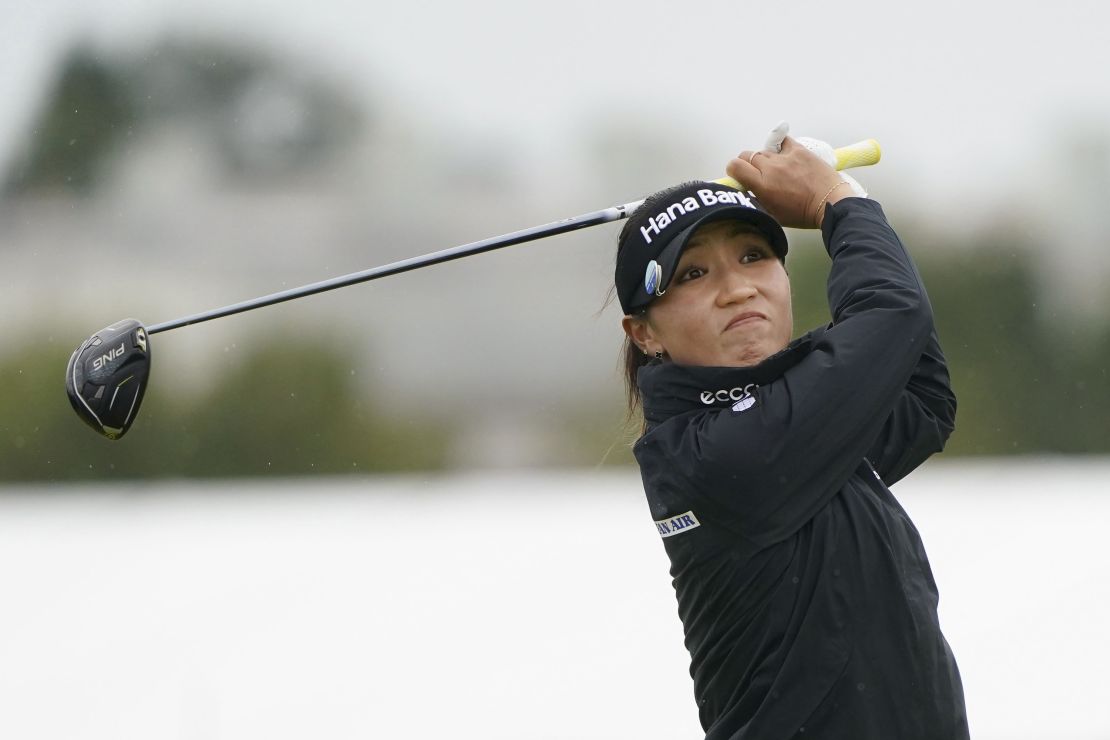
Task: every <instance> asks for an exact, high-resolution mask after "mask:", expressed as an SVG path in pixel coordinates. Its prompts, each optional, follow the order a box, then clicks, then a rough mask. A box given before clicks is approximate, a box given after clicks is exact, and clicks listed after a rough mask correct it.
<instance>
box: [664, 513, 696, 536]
mask: <svg viewBox="0 0 1110 740" xmlns="http://www.w3.org/2000/svg"><path fill="white" fill-rule="evenodd" d="M700 526H701V522H699V521H698V518H697V517H696V516H694V512H692V511H687V512H686V513H685V514H678V515H676V516H672V517H670V518H669V519H660V520H658V521H657V522H655V528H656V529H657V530H659V536H660V537H674V536H675V535H676V534H682V533H683V532H688V531H690V530H691V529H694V528H695V527H700Z"/></svg>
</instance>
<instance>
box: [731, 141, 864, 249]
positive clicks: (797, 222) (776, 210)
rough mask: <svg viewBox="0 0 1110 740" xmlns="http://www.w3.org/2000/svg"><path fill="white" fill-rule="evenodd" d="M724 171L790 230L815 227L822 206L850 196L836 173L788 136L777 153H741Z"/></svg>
mask: <svg viewBox="0 0 1110 740" xmlns="http://www.w3.org/2000/svg"><path fill="white" fill-rule="evenodd" d="M725 171H726V172H727V173H728V175H729V177H732V178H733V179H735V180H737V181H739V182H741V183H743V185H744V187H745V188H747V189H749V190H751V191H752V192H753V193H755V195H756V197H757V198H759V202H760V204H762V205H763V207H764V208H766V209H767V212H768V213H770V214H771V215H772V216H774V217H775V219H776V220H777V221H778V222H779V223H780V224H782V225H783V226H788V227H793V228H800V229H812V228H819V227H820V226H821V219H822V218H823V217H824V212H825V207H826V206H827V205H828V204H829V203H835V202H836V201H838V200H840V199H841V198H845V197H848V196H850V195H852V190H851V188H850V187H848V185H847V183H846V182H845V181H844V179H843V178H842V177H841V176H840V174H839V173H838V172H837V171H836V170H834V169H833V168H832V167H830V166H829V165H827V164H826V163H825V162H824V161H822V160H821V158H820V157H818V156H817V155H816V154H814V153H813V152H811V151H809V150H808V149H806V148H805V147H804V146H802V145H801V144H799V143H798V142H797V141H795V140H794V139H792V138H790V137H789V136H788V137H786V139H785V140H784V141H783V142H782V150H781V151H780V152H779V153H777V154H776V153H774V152H766V151H748V150H745V151H743V152H741V153H740V155H739V156H738V157H736V158H735V159H733V160H731V161H730V162H729V163H728V165H727V166H726V167H725ZM841 183H843V185H844V187H840V184H841Z"/></svg>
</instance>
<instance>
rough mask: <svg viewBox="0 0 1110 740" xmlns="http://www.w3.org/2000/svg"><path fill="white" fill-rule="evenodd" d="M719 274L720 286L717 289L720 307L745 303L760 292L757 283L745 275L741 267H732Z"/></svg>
mask: <svg viewBox="0 0 1110 740" xmlns="http://www.w3.org/2000/svg"><path fill="white" fill-rule="evenodd" d="M717 274H718V275H720V285H718V287H717V303H718V304H719V305H722V306H729V305H732V304H735V303H743V302H744V301H747V300H750V299H751V298H753V297H754V296H755V294H756V293H758V292H759V291H758V290H757V289H756V286H755V283H754V282H752V280H751V278H750V277H749V276H748V275H746V274H744V270H743V269H742V268H741V267H740V266H739V265H736V266H730V267H729V268H727V269H725V270H723V271H718V273H717Z"/></svg>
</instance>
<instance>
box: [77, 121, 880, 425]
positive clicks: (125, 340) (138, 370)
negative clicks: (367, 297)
mask: <svg viewBox="0 0 1110 740" xmlns="http://www.w3.org/2000/svg"><path fill="white" fill-rule="evenodd" d="M835 156H836V168H837V169H838V170H839V169H846V168H849V167H859V166H864V165H871V164H875V163H876V162H878V161H879V158H880V156H881V150H880V149H879V144H878V142H876V141H875V140H874V139H867V140H865V141H861V142H858V143H856V144H852V145H849V146H846V147H840V148H838V149H836V150H835ZM713 182H717V183H720V184H722V185H728V186H731V187H735V188H740V187H741V186H740V184H739V183H738V182H736V181H735V180H733V179H732V178H728V177H725V178H721V179H718V180H714V181H713ZM741 189H742V188H741ZM641 203H643V200H642V199H641V200H637V201H632V202H630V203H625V204H624V205H618V206H611V207H609V208H603V209H601V210H599V211H592V212H590V213H584V214H582V215H580V216H574V217H572V218H567V219H563V220H562V221H554V222H552V223H548V224H544V225H542V226H533V227H530V228H527V229H521V230H520V231H514V232H511V233H509V234H503V235H501V236H495V237H492V238H489V239H483V240H481V241H476V242H471V243H469V244H463V245H461V246H457V247H451V248H449V249H443V250H440V251H438V252H431V253H429V254H425V255H421V256H419V257H411V258H409V259H404V260H400V261H398V262H391V263H389V264H387V265H382V266H380V267H373V268H370V269H367V270H362V271H359V272H352V273H349V274H347V275H340V276H339V277H334V278H330V279H328V280H321V281H319V282H315V283H309V284H308V285H302V286H300V287H298V288H290V289H289V290H283V291H280V292H277V293H271V294H269V295H264V296H261V297H259V298H254V299H252V300H247V301H242V302H240V303H233V304H231V305H229V306H224V307H222V308H216V309H212V310H210V311H204V312H201V313H196V314H192V315H189V316H184V317H182V318H179V319H173V320H171V321H164V322H162V323H160V324H154V325H153V326H150V327H144V326H143V324H142V323H141V322H139V321H137V320H136V319H124V320H123V321H117V322H116V323H114V324H112V325H111V326H108V327H105V328H104V329H101V330H100V331H98V332H96V333H95V334H93V335H92V336H91V337H89V338H88V339H86V340H85V341H84V342H83V343H82V344H81V345H80V346H79V347H78V348H77V349H76V350H75V351H74V352H73V355H72V356H70V358H69V363H68V364H67V367H66V394H67V395H68V396H69V401H70V403H71V404H72V405H73V409H74V410H75V411H76V412H77V415H78V416H79V417H81V419H82V420H83V421H84V422H85V423H86V424H88V425H89V426H90V427H92V428H93V429H95V430H96V431H97V432H99V433H100V434H102V435H104V436H105V437H107V438H108V439H119V438H120V437H122V436H123V435H124V434H126V433H127V430H128V429H130V428H131V424H132V423H133V422H134V421H135V417H136V415H137V414H138V411H139V406H140V404H141V403H142V400H143V393H144V391H145V390H146V383H147V378H148V377H149V375H150V335H151V334H157V333H159V332H163V331H169V330H171V329H179V328H181V327H183V326H189V325H190V324H199V323H201V322H204V321H211V320H212V319H218V318H221V317H223V316H230V315H232V314H236V313H243V312H244V311H252V310H254V309H256V308H262V307H263V306H271V305H273V304H275V303H282V302H284V301H291V300H293V299H295V298H303V297H304V296H309V295H314V294H316V293H323V292H325V291H328V290H335V289H337V288H344V287H346V286H348V285H355V284H356V283H364V282H368V281H370V280H376V279H378V278H382V277H387V276H389V275H397V274H399V273H402V272H408V271H410V270H416V269H419V268H421V267H428V266H430V265H437V264H440V263H441V262H449V261H451V260H456V259H460V258H462V257H469V256H471V255H475V254H481V253H483V252H489V251H492V250H494V249H502V248H504V247H510V246H513V245H514V244H522V243H524V242H529V241H535V240H537V239H543V238H545V237H549V236H555V235H557V234H565V233H566V232H568V231H576V230H578V229H585V228H588V227H590V226H596V225H598V224H604V223H610V222H612V221H619V220H621V219H624V218H628V216H629V215H630V214H631V213H632V212H633V211H635V210H636V208H637V207H638V206H639V205H640V204H641Z"/></svg>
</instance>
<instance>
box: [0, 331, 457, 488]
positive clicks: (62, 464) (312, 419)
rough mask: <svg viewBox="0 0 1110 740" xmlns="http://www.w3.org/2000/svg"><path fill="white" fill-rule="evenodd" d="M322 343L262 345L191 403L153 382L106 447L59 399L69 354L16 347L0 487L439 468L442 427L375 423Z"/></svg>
mask: <svg viewBox="0 0 1110 740" xmlns="http://www.w3.org/2000/svg"><path fill="white" fill-rule="evenodd" d="M337 346H341V345H340V344H337V343H334V342H327V341H326V340H324V339H322V340H320V341H319V342H308V343H306V342H303V341H298V342H290V341H288V340H285V339H283V340H273V341H270V342H265V343H262V344H260V345H259V346H258V347H257V348H256V349H255V350H253V351H249V352H246V353H245V354H244V355H243V357H242V361H241V362H240V363H238V364H235V365H233V366H231V367H229V368H224V369H223V370H224V372H223V373H222V374H221V375H220V379H219V382H218V383H217V384H216V385H215V386H214V387H213V388H212V389H211V390H210V391H208V392H205V393H202V394H200V395H199V396H195V397H181V396H179V395H177V394H174V393H171V392H169V391H168V390H167V388H170V387H172V379H168V378H167V379H166V380H165V381H163V382H159V380H158V376H159V370H158V365H157V358H155V362H154V365H153V378H154V381H155V382H154V384H153V385H152V386H151V388H150V389H149V392H148V393H147V396H146V398H145V399H144V401H143V408H142V413H141V414H140V415H139V418H138V419H137V420H136V422H135V425H134V427H133V428H132V429H131V431H130V432H129V433H128V435H127V436H126V437H125V438H123V439H122V440H120V441H118V442H110V441H108V440H106V439H104V438H102V437H100V436H99V435H97V434H96V433H95V432H93V431H92V430H90V429H88V428H87V427H86V426H85V425H84V424H82V423H81V422H80V421H79V420H78V419H77V417H76V415H75V414H74V413H73V411H72V409H71V408H70V405H69V402H68V400H67V399H66V398H65V392H64V390H63V385H62V378H61V373H62V369H63V368H64V367H65V363H66V360H67V359H68V357H69V352H68V351H67V350H64V349H61V348H59V347H57V346H55V344H53V343H52V342H51V343H47V344H46V345H45V346H43V345H30V344H28V345H26V346H25V347H24V349H23V350H22V351H20V352H18V353H17V354H15V355H13V356H11V357H9V358H8V359H6V360H5V361H3V362H2V363H0V387H2V388H4V393H3V395H0V480H9V481H14V480H91V479H105V478H109V479H119V478H147V477H153V478H160V477H180V476H188V477H207V476H227V477H233V476H267V475H278V474H280V475H290V474H304V475H310V474H344V473H365V472H381V471H401V470H417V469H419V470H430V469H431V470H434V469H438V468H442V467H443V465H444V461H445V459H446V446H447V440H448V435H449V433H450V429H445V428H444V427H443V425H442V424H441V423H438V422H437V423H435V424H432V423H429V422H425V421H422V420H421V419H420V418H419V417H417V416H411V415H406V417H405V418H393V417H385V416H382V415H381V414H380V413H378V412H377V411H376V409H375V407H374V405H373V403H371V402H370V401H368V400H367V395H368V393H367V389H366V388H362V387H359V386H358V385H356V382H355V381H356V378H357V377H358V371H357V369H356V368H355V367H354V365H353V364H352V362H351V360H350V358H349V357H346V356H344V355H343V354H342V353H340V352H338V351H337V349H336V347H337Z"/></svg>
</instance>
